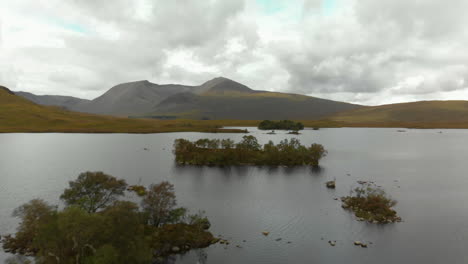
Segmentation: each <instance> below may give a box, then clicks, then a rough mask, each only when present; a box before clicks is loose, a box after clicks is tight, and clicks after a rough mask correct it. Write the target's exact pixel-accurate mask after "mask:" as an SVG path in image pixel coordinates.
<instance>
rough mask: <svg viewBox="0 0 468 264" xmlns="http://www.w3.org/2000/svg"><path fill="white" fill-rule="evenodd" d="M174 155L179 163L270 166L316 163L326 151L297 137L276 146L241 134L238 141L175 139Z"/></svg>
mask: <svg viewBox="0 0 468 264" xmlns="http://www.w3.org/2000/svg"><path fill="white" fill-rule="evenodd" d="M174 154H175V159H176V162H177V163H178V164H189V165H217V166H225V165H269V166H278V165H285V166H301V165H310V166H318V165H319V161H320V159H321V158H322V157H324V156H326V154H327V151H326V150H325V149H324V147H323V146H322V145H320V144H312V145H310V146H309V147H306V146H304V145H301V143H300V141H299V140H298V139H296V138H293V139H290V140H288V139H284V140H282V141H281V142H280V143H279V144H277V145H275V144H274V143H273V142H272V141H269V142H268V143H267V144H265V145H264V146H261V145H260V144H259V143H258V141H257V138H255V137H254V136H250V135H249V136H244V137H243V138H242V140H241V141H240V142H238V143H234V141H232V140H231V139H222V140H219V139H199V140H197V141H194V142H191V141H189V140H186V139H176V140H175V142H174Z"/></svg>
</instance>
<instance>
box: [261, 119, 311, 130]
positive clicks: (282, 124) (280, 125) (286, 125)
mask: <svg viewBox="0 0 468 264" xmlns="http://www.w3.org/2000/svg"><path fill="white" fill-rule="evenodd" d="M258 129H261V130H275V129H276V130H292V131H299V130H303V129H304V125H303V124H302V123H300V122H294V121H291V120H280V121H271V120H263V121H262V122H260V124H258Z"/></svg>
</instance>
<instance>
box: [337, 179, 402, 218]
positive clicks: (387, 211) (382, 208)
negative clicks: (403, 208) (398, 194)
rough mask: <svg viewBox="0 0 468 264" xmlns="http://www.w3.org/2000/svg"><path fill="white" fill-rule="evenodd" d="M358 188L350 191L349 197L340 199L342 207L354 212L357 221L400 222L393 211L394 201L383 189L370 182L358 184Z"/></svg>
mask: <svg viewBox="0 0 468 264" xmlns="http://www.w3.org/2000/svg"><path fill="white" fill-rule="evenodd" d="M359 184H360V186H359V187H356V188H355V189H354V190H352V191H351V195H350V196H346V197H342V198H341V201H342V202H343V204H342V207H343V208H344V209H347V210H351V211H353V212H354V214H355V215H356V217H357V218H358V220H360V221H368V222H369V223H380V224H386V223H395V222H401V218H400V217H399V216H397V213H396V211H395V210H393V209H392V207H394V206H395V205H396V203H397V202H396V201H395V200H393V199H391V198H390V197H389V196H388V195H387V194H386V193H385V191H384V190H383V189H381V188H379V187H377V186H375V184H373V183H370V182H359Z"/></svg>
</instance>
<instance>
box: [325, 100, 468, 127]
mask: <svg viewBox="0 0 468 264" xmlns="http://www.w3.org/2000/svg"><path fill="white" fill-rule="evenodd" d="M328 121H331V122H336V123H338V124H340V125H341V126H346V127H405V128H468V101H421V102H412V103H400V104H389V105H381V106H372V107H363V108H359V109H354V110H351V111H346V112H341V113H338V114H335V115H333V116H331V117H329V118H328Z"/></svg>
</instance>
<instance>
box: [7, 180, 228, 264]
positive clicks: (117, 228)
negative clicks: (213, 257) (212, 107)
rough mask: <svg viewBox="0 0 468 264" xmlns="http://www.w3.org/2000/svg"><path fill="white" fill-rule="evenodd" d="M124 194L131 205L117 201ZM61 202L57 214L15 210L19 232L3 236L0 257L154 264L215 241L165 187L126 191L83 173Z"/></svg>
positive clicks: (41, 205) (32, 206)
mask: <svg viewBox="0 0 468 264" xmlns="http://www.w3.org/2000/svg"><path fill="white" fill-rule="evenodd" d="M125 193H127V195H130V196H134V198H132V199H131V200H132V201H126V200H123V199H122V198H123V197H124V195H125ZM60 199H61V200H62V201H64V203H65V208H64V209H61V210H59V209H58V206H54V205H50V204H48V203H46V202H45V201H43V200H41V199H34V200H31V201H30V202H28V203H26V204H24V205H22V206H20V207H18V208H17V209H15V210H14V212H13V216H15V217H18V218H19V220H20V221H19V226H18V228H17V232H16V234H14V235H6V236H2V238H1V240H0V242H1V244H2V246H3V249H4V251H5V252H8V253H12V254H15V255H16V256H15V257H12V258H22V257H26V256H27V257H33V258H34V260H35V263H99V264H119V263H122V264H126V263H154V262H155V260H158V259H161V258H163V257H166V256H168V255H172V254H178V253H183V252H186V251H188V250H191V249H196V248H204V247H207V246H209V245H211V244H214V243H217V242H218V241H219V240H218V239H216V238H214V237H213V235H212V234H211V233H210V232H209V231H208V229H209V228H210V222H209V221H208V219H207V218H206V217H204V216H203V215H202V213H198V214H189V212H188V210H187V209H186V208H184V207H176V206H177V203H176V196H175V192H174V186H173V185H172V184H171V183H169V182H161V183H158V184H152V185H150V186H149V187H147V188H146V187H144V186H138V185H132V186H130V187H128V186H127V183H126V182H125V180H121V179H117V178H115V177H113V176H110V175H107V174H104V173H102V172H85V173H82V174H80V175H79V177H78V178H77V179H76V180H75V181H71V182H70V183H69V188H67V189H65V191H64V192H63V194H62V195H61V196H60ZM135 199H138V200H140V205H138V204H136V203H134V202H133V201H134V200H135ZM11 261H14V259H12V260H11ZM8 263H16V262H8ZM30 263H31V262H30Z"/></svg>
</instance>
